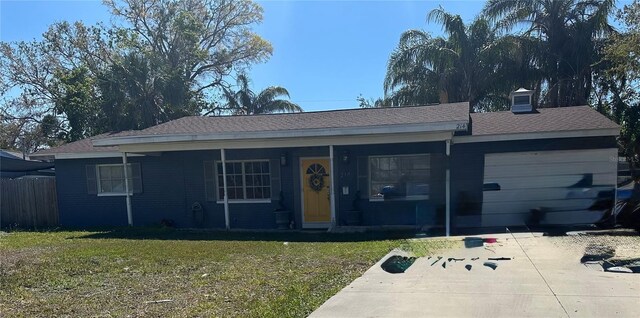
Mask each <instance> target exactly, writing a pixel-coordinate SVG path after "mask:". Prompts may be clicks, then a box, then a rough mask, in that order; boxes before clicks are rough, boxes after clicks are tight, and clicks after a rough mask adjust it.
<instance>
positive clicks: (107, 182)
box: [98, 164, 133, 194]
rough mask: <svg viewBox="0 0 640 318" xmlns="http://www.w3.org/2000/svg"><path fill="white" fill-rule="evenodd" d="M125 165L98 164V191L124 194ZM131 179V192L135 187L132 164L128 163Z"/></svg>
mask: <svg viewBox="0 0 640 318" xmlns="http://www.w3.org/2000/svg"><path fill="white" fill-rule="evenodd" d="M122 167H123V165H121V164H116V165H98V193H104V194H124V193H125V189H126V188H125V184H124V169H122ZM127 168H128V169H127V173H128V177H129V178H128V179H129V187H130V189H129V192H131V190H132V189H133V179H132V170H131V164H129V165H127Z"/></svg>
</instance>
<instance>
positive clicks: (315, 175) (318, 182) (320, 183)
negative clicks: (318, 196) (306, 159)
mask: <svg viewBox="0 0 640 318" xmlns="http://www.w3.org/2000/svg"><path fill="white" fill-rule="evenodd" d="M307 175H309V178H308V181H309V187H310V188H311V190H313V191H316V192H320V191H322V188H324V176H326V175H327V171H326V169H325V168H324V167H323V166H322V165H321V164H317V163H314V164H312V165H310V166H309V168H307Z"/></svg>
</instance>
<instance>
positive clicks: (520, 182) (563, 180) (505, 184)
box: [484, 171, 616, 194]
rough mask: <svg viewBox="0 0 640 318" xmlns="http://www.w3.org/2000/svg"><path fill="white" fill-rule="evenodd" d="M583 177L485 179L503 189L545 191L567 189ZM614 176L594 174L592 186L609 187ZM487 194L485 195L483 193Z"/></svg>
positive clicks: (569, 175) (556, 176)
mask: <svg viewBox="0 0 640 318" xmlns="http://www.w3.org/2000/svg"><path fill="white" fill-rule="evenodd" d="M583 177H584V174H573V175H572V174H568V175H553V176H544V175H541V176H529V177H527V178H523V177H522V176H513V177H494V178H491V179H485V181H484V182H485V183H487V182H495V183H497V184H499V185H500V186H501V187H502V188H503V189H543V188H544V189H546V188H558V187H568V186H571V185H573V184H576V183H577V182H578V181H580V180H581V179H582V178H583ZM615 180H616V175H615V174H613V173H611V172H610V171H609V172H607V173H594V174H593V184H594V185H611V184H614V183H615ZM485 194H487V193H485Z"/></svg>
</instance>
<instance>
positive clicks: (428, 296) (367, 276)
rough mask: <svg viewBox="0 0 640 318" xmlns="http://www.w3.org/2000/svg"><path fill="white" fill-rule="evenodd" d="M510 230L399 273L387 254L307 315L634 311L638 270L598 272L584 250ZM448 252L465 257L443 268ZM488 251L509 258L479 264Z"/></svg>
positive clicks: (638, 299) (639, 309)
mask: <svg viewBox="0 0 640 318" xmlns="http://www.w3.org/2000/svg"><path fill="white" fill-rule="evenodd" d="M514 236H515V237H514ZM514 236H512V235H511V234H500V235H485V237H497V238H498V243H495V244H490V245H489V246H490V247H488V248H487V249H485V248H484V247H477V248H459V249H454V250H448V251H443V252H441V253H440V254H439V255H440V256H443V260H441V261H439V262H438V263H436V264H435V265H433V266H431V264H432V263H433V262H434V260H435V258H431V259H427V258H426V257H423V258H419V259H418V260H416V262H415V263H414V264H413V265H412V266H411V267H410V268H409V269H408V270H407V272H406V273H404V274H389V273H387V272H385V271H383V270H382V269H381V268H380V264H381V263H382V262H383V261H384V260H385V259H386V258H387V257H389V256H391V255H392V254H397V253H395V252H392V253H390V254H389V255H387V256H386V257H384V258H383V259H382V260H381V261H380V262H378V263H377V264H376V265H374V266H373V267H372V268H370V269H369V270H367V272H365V273H364V275H363V276H362V277H360V278H358V279H356V280H355V281H353V282H352V283H351V284H350V285H349V286H347V287H345V288H344V289H343V290H341V291H340V292H339V293H338V294H336V295H334V296H333V297H332V298H330V299H329V300H328V301H327V302H325V303H324V304H323V305H322V306H320V308H318V309H317V310H316V311H315V312H313V313H312V314H311V315H310V317H316V318H319V317H332V318H335V317H403V318H406V317H438V318H441V317H638V316H639V314H640V274H622V273H609V272H598V271H595V270H592V269H589V268H586V267H585V266H584V265H582V264H580V262H579V260H580V257H581V256H582V253H583V252H584V250H583V249H573V250H572V249H571V248H568V249H565V248H561V247H558V246H556V245H554V244H552V242H551V241H550V239H552V238H548V237H542V236H540V235H534V234H530V233H519V234H514ZM638 248H640V247H638ZM436 256H437V255H436ZM449 257H456V258H465V260H464V261H462V262H447V265H446V269H445V268H443V267H442V263H443V261H446V259H447V258H449ZM474 257H479V258H480V259H479V260H475V261H472V260H471V258H474ZM488 257H511V258H512V260H510V261H496V262H497V263H498V268H497V269H496V270H492V269H490V268H488V267H485V266H483V265H482V264H483V262H484V261H487V258H488ZM467 264H471V265H472V268H471V271H468V270H466V269H465V265H467Z"/></svg>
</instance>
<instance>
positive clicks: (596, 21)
mask: <svg viewBox="0 0 640 318" xmlns="http://www.w3.org/2000/svg"><path fill="white" fill-rule="evenodd" d="M614 3H615V0H603V1H593V0H489V1H488V2H487V4H486V6H485V8H484V10H483V13H484V14H485V15H486V16H487V17H488V18H489V19H491V20H492V21H497V24H498V26H500V27H501V28H502V29H504V30H511V29H513V28H514V27H516V26H518V25H520V26H524V28H525V29H524V33H523V35H522V37H523V38H531V39H536V40H537V41H538V46H537V47H534V48H532V49H534V50H536V51H537V52H539V54H540V58H539V63H538V65H537V66H538V67H539V68H540V69H541V70H542V72H543V73H544V78H545V83H544V86H545V90H546V96H545V97H544V98H543V102H544V103H545V104H547V105H549V106H553V107H557V106H571V105H584V104H586V103H587V100H588V98H589V96H590V94H591V90H592V86H593V84H592V75H591V74H592V69H591V65H593V64H594V63H595V62H597V61H598V60H599V58H598V56H597V54H596V47H597V44H598V43H597V42H598V41H601V40H602V38H603V37H604V36H606V35H607V34H608V33H610V32H612V31H613V28H612V27H611V25H609V24H608V17H609V14H610V13H611V11H612V10H613V8H614Z"/></svg>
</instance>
